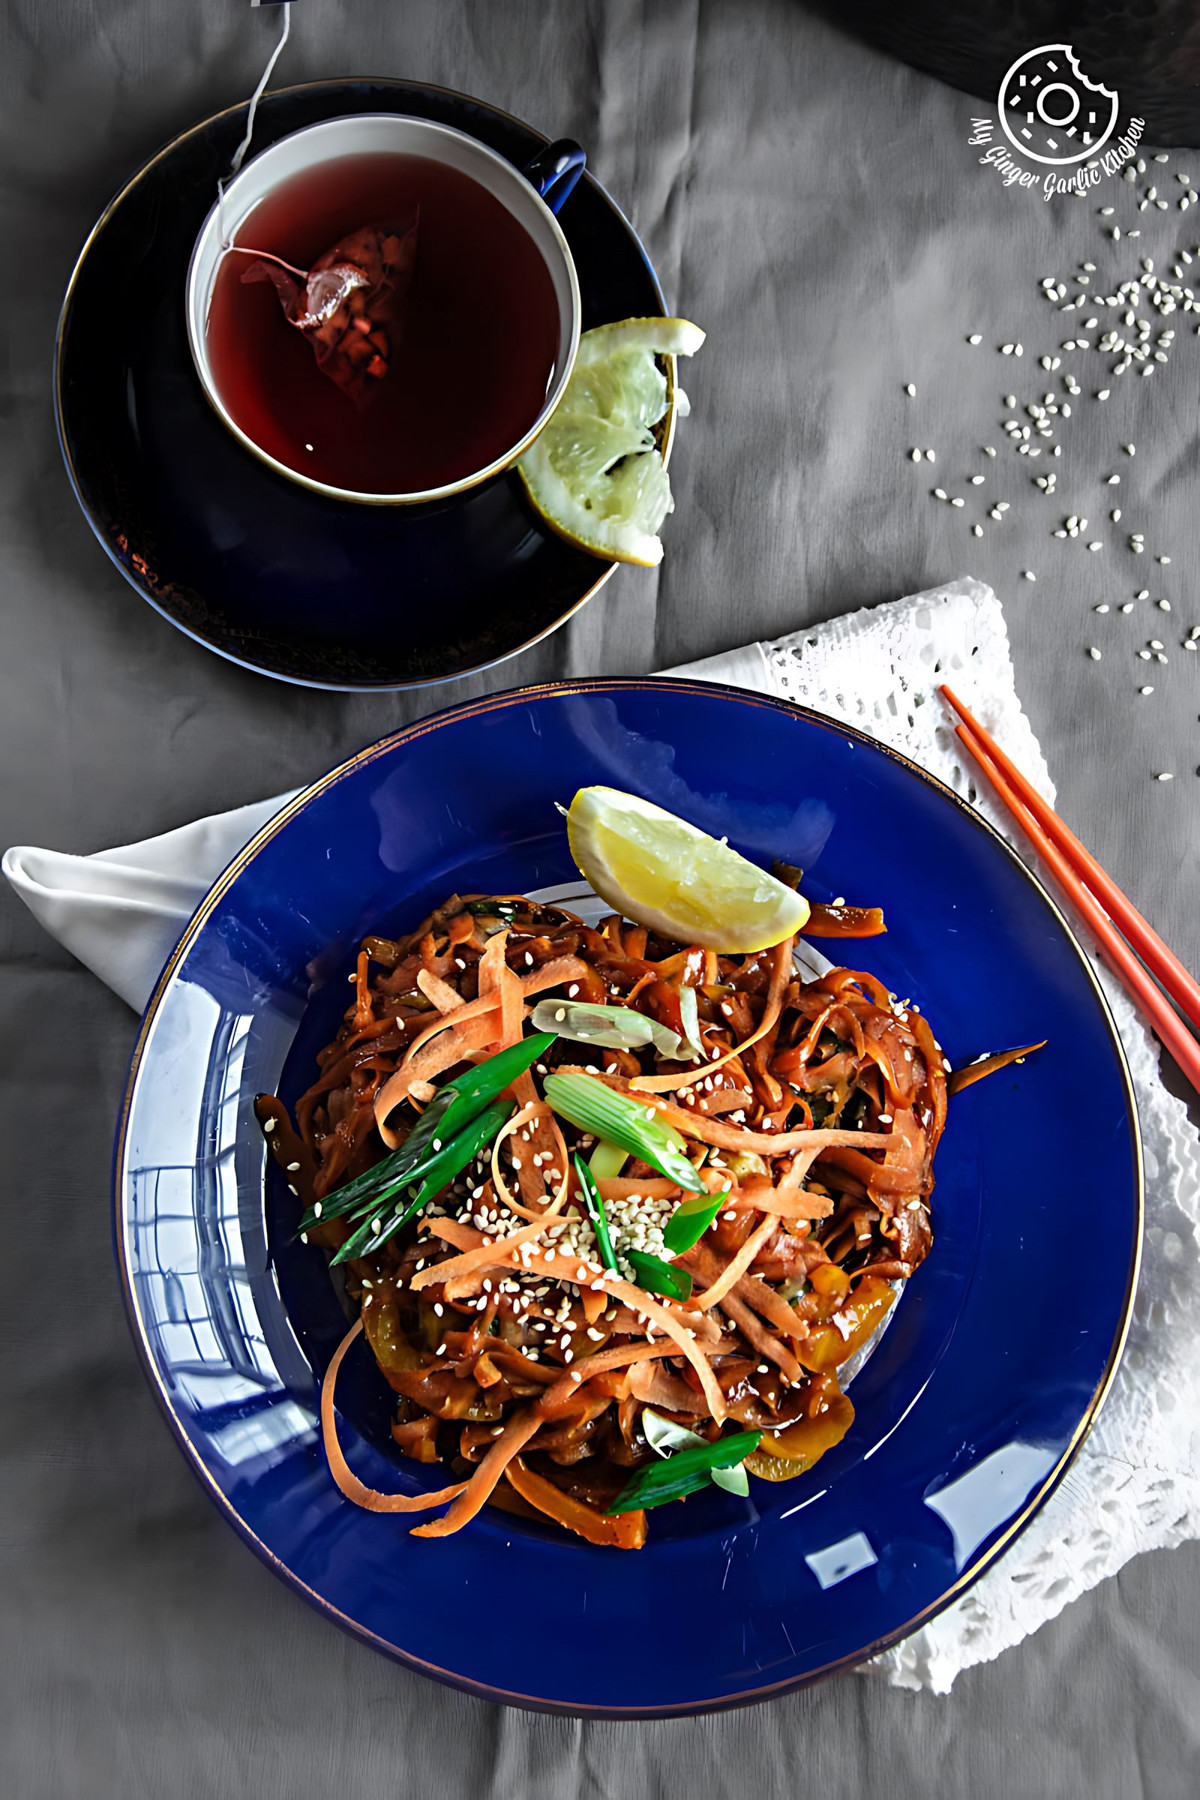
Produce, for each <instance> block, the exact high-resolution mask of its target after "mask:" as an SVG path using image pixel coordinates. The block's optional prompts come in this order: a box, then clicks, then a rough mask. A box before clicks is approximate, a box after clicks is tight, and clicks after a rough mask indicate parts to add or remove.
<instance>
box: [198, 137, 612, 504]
mask: <svg viewBox="0 0 1200 1800" xmlns="http://www.w3.org/2000/svg"><path fill="white" fill-rule="evenodd" d="M389 158H397V159H408V160H407V161H406V162H401V161H396V162H395V163H394V164H393V163H391V162H389V161H388V159H389ZM416 158H419V159H421V161H420V164H419V165H418V164H417V163H416V162H414V161H413V159H416ZM584 161H585V159H584V153H583V151H582V150H581V149H580V148H579V146H578V145H577V144H573V143H571V142H569V141H568V140H561V141H559V142H558V143H555V144H551V145H550V146H548V148H547V149H546V150H544V151H542V152H541V153H540V154H539V155H538V156H536V157H535V158H534V159H533V161H532V162H531V163H529V164H528V165H527V166H526V167H525V168H524V169H518V168H517V167H515V166H514V164H512V163H510V162H508V161H506V160H505V158H504V157H502V156H500V155H498V154H497V152H496V151H494V150H492V149H490V148H489V147H488V146H487V145H486V144H483V143H481V142H479V141H478V140H477V139H476V138H473V137H470V136H468V135H467V134H466V133H465V132H462V131H458V130H455V129H453V128H452V127H450V126H447V125H439V124H435V123H433V122H432V121H430V120H426V119H420V118H412V117H408V116H404V115H399V114H390V113H370V114H361V115H355V116H351V117H346V118H337V119H329V120H326V121H324V122H323V123H321V124H319V125H312V126H309V127H307V128H306V129H304V130H302V131H298V132H295V133H293V134H292V135H291V136H289V137H286V138H282V139H280V141H279V142H278V143H275V144H272V145H271V146H270V147H269V148H267V149H265V150H263V151H262V152H261V153H260V154H259V155H258V156H256V157H254V158H253V160H252V161H250V162H249V163H247V165H246V166H245V168H244V169H243V170H242V171H241V172H240V173H239V174H238V175H237V176H236V177H235V178H234V179H233V180H232V181H231V182H230V183H229V184H228V186H227V187H226V188H225V190H224V193H223V195H222V197H221V199H220V200H219V201H218V203H217V204H216V205H214V207H213V209H212V211H211V212H210V213H209V215H208V218H207V219H206V220H205V222H204V225H203V227H202V228H201V231H200V234H199V237H198V238H197V240H196V245H195V249H194V251H193V253H192V259H191V265H190V267H189V270H188V278H187V290H186V317H187V333H188V342H189V345H190V348H191V353H192V358H193V361H194V362H195V366H196V371H197V374H198V375H199V377H200V381H201V384H202V385H203V388H204V391H205V394H206V395H207V397H208V399H209V401H210V402H211V404H212V406H213V408H214V409H215V411H216V413H217V414H218V416H219V417H220V418H221V420H222V421H223V422H224V424H225V425H226V426H227V427H228V429H229V430H230V431H231V432H232V433H233V434H234V436H235V437H237V438H239V439H240V440H241V442H242V443H243V444H244V445H245V446H246V448H247V449H248V450H250V451H252V452H253V454H254V455H255V456H257V457H258V458H259V459H260V460H261V461H262V462H264V463H266V464H267V465H268V466H269V467H270V468H272V469H274V470H275V471H276V472H277V473H278V474H279V475H281V476H283V477H284V478H286V479H287V480H289V481H294V482H299V483H301V484H302V485H303V486H305V487H307V488H310V489H312V490H313V491H314V492H316V493H319V494H324V495H326V496H328V497H329V498H331V499H334V500H339V501H357V502H361V503H362V504H364V505H371V506H399V505H412V504H416V503H419V502H424V501H431V500H443V499H445V498H447V497H449V496H451V495H454V494H457V493H461V492H463V491H464V490H466V489H468V488H472V487H475V486H477V485H478V484H479V483H480V482H484V481H487V480H490V479H491V478H492V477H493V476H495V475H498V474H500V473H501V472H502V471H503V470H505V469H508V468H510V467H511V466H512V464H513V463H515V462H516V461H517V459H518V458H519V457H520V456H521V455H522V454H523V453H524V452H525V451H526V450H527V449H528V447H529V445H530V444H531V443H532V442H533V440H534V439H535V438H536V437H537V435H538V433H539V432H540V431H541V429H542V427H543V426H544V425H545V423H546V421H547V420H548V419H549V417H550V415H551V413H552V412H553V411H554V409H555V407H556V406H557V404H558V402H559V400H560V399H561V397H562V394H563V390H564V388H565V387H566V384H567V381H568V380H569V378H570V375H571V370H572V367H573V365H574V361H575V354H576V351H577V349H578V345H579V334H580V328H581V308H580V298H579V283H578V279H577V277H576V272H575V265H574V262H573V260H572V257H571V252H570V249H569V247H568V244H567V241H566V238H565V237H564V236H563V233H562V230H561V228H560V226H559V224H558V221H557V219H556V218H555V213H556V211H557V210H558V208H559V207H560V206H561V205H562V204H563V202H564V201H565V200H566V198H567V196H568V194H569V193H570V192H571V190H572V188H573V187H574V185H575V183H576V181H577V180H578V179H579V176H580V174H581V173H582V171H583V167H584ZM372 183H374V186H373V187H372ZM339 184H341V185H340V187H339ZM356 184H357V188H359V189H361V191H362V192H363V194H364V195H365V194H368V193H372V192H376V191H378V192H379V193H382V192H383V191H384V187H385V186H388V185H389V184H398V188H397V191H399V188H404V189H405V191H408V190H411V191H412V193H414V194H415V195H416V199H415V201H413V202H412V204H411V207H410V211H409V216H408V218H407V219H406V220H405V221H404V224H402V225H400V226H399V227H396V226H395V222H394V221H393V222H392V223H391V224H389V227H388V230H389V232H390V233H391V235H390V236H387V237H383V236H378V242H380V243H383V244H389V245H392V246H395V244H396V243H397V241H398V240H397V237H396V230H397V229H399V230H400V232H401V233H402V234H403V233H404V231H405V226H408V227H409V230H410V234H411V243H412V245H414V246H415V264H414V263H412V259H411V257H410V258H409V259H408V260H409V264H410V266H411V269H412V272H411V276H406V277H405V279H406V280H411V288H410V289H409V290H408V296H407V300H406V302H405V303H404V305H403V307H401V306H400V303H399V302H398V301H397V302H396V304H397V315H396V317H397V319H398V321H399V323H398V324H393V325H391V326H385V327H383V328H382V337H379V331H380V328H379V327H378V326H374V327H373V326H372V321H371V319H370V317H363V316H362V315H361V313H360V316H359V317H358V319H357V320H351V319H350V313H349V310H348V309H346V310H343V311H342V312H341V313H339V314H338V315H337V319H336V320H335V327H331V328H330V329H331V330H334V329H335V328H336V329H339V330H340V325H341V323H344V322H345V321H346V320H350V322H351V323H356V324H357V326H358V329H359V330H360V331H362V332H363V333H367V332H368V331H373V333H374V335H373V336H372V337H371V339H370V344H371V345H373V344H374V343H375V341H376V338H379V341H380V343H381V345H382V349H383V353H382V354H381V355H379V356H377V357H375V358H374V360H373V361H372V359H371V358H366V359H363V360H362V362H361V366H364V367H368V376H364V377H362V378H361V379H358V380H357V383H356V385H352V384H351V383H350V382H349V381H343V382H342V387H343V391H342V392H339V391H338V387H337V385H335V382H334V380H332V379H330V378H329V370H330V368H333V369H334V372H335V373H336V374H339V375H342V374H344V372H345V369H346V368H347V367H348V366H349V365H348V364H347V363H346V362H345V355H346V354H348V352H349V351H357V350H359V349H362V348H363V347H364V346H362V345H359V344H358V343H357V341H356V340H355V339H354V338H353V337H352V336H351V334H350V333H349V331H348V330H347V331H345V332H343V333H342V336H341V340H340V342H341V344H342V345H344V346H346V347H348V348H347V349H346V350H343V349H342V348H335V350H334V352H333V353H332V354H333V356H334V357H335V358H338V359H340V360H338V361H336V362H330V361H328V360H325V358H327V357H328V355H329V354H330V353H329V352H328V351H327V350H326V347H325V345H324V343H323V342H322V341H321V333H319V332H315V331H309V330H308V329H301V330H297V329H296V324H297V318H298V317H299V318H300V320H301V323H302V326H304V327H307V326H308V325H310V324H311V322H312V320H313V319H314V318H315V317H316V314H315V312H314V311H313V310H312V308H311V307H310V305H309V302H308V300H307V299H306V296H307V295H308V294H310V293H311V292H312V291H313V290H312V288H311V284H310V285H309V287H308V288H305V287H304V286H303V285H302V284H303V281H304V279H305V278H306V276H307V270H306V269H305V268H304V267H303V266H296V267H292V265H290V264H289V263H286V262H284V261H282V259H281V257H280V255H279V254H278V252H277V251H276V250H275V249H274V248H273V245H272V244H270V243H262V242H256V227H257V231H258V235H259V236H262V235H265V236H270V235H271V231H272V230H275V231H276V233H277V234H278V232H280V231H282V232H283V234H284V237H285V238H286V237H287V230H286V229H285V227H284V224H283V221H284V220H285V219H289V218H290V219H291V220H292V225H291V227H290V229H291V233H292V237H293V238H294V239H295V240H296V241H304V242H305V249H304V250H303V251H296V252H294V254H295V255H297V256H298V257H303V256H305V255H307V257H308V260H309V261H311V262H315V261H316V260H317V258H318V257H322V258H323V257H324V255H326V254H328V251H327V245H328V247H329V249H332V248H334V247H337V245H338V242H339V236H343V237H344V236H346V234H349V233H352V229H353V228H354V227H357V226H365V225H366V224H367V221H366V220H365V219H363V220H359V219H351V218H346V219H344V220H342V222H340V223H339V224H338V226H337V229H336V230H333V231H331V235H330V237H329V238H328V239H327V240H326V242H322V241H321V226H320V220H321V218H322V217H324V216H325V215H326V214H327V215H328V217H329V218H330V219H333V218H334V217H335V216H336V214H337V207H338V205H339V204H340V205H341V206H342V209H343V212H344V211H345V208H346V205H347V204H349V203H348V202H347V201H346V200H345V198H344V190H345V189H347V188H350V189H355V187H356ZM389 191H390V187H389ZM366 204H367V202H366V200H365V199H364V200H363V205H364V206H365V205H366ZM323 209H324V211H323ZM272 220H274V226H271V225H270V222H271V221H272ZM305 231H307V233H308V237H307V239H305ZM314 234H315V235H314ZM401 241H403V242H404V243H405V245H406V246H407V244H408V242H409V238H408V237H403V238H402V240H401ZM353 242H354V240H353V237H352V236H351V237H348V238H347V243H348V244H349V245H351V246H352V245H353ZM489 259H490V260H489ZM351 260H352V259H351V258H350V255H349V250H339V255H338V258H337V259H336V268H342V267H344V266H346V264H347V263H348V262H349V261H351ZM362 260H363V262H364V265H365V264H366V261H367V259H366V257H365V256H364V257H363V259H362ZM399 260H400V259H399V258H397V266H398V265H399ZM381 266H388V265H381ZM279 271H283V272H282V273H280V272H279ZM356 273H357V272H356V271H354V270H353V269H352V270H351V281H353V280H354V279H355V278H356ZM390 280H391V277H390V276H389V281H390ZM392 286H393V287H394V288H395V289H396V290H397V291H398V289H399V283H398V282H393V283H392ZM364 287H365V292H367V293H368V294H369V293H370V292H371V290H370V288H369V287H366V286H365V277H364ZM375 291H376V292H380V291H383V284H380V286H379V287H378V288H377V289H376V290H375ZM297 296H299V298H298V299H297ZM393 298H394V296H393ZM389 332H390V337H389ZM326 335H328V334H326ZM306 337H307V338H308V339H309V341H308V342H306V341H304V340H305V338H306ZM367 347H368V348H369V347H370V345H368V346H367ZM314 351H315V355H314ZM323 353H324V357H323ZM389 353H390V355H391V357H392V360H391V361H389ZM373 375H378V377H379V380H378V382H377V385H376V386H374V387H373V386H372V381H371V379H370V378H369V376H373ZM364 391H367V392H368V402H367V403H366V404H363V392H364ZM381 483H382V486H379V484H381ZM385 489H386V491H384V490H385Z"/></svg>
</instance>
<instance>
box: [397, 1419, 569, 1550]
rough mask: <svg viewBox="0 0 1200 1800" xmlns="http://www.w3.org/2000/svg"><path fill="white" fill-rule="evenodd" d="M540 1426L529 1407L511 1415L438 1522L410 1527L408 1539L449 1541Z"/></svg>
mask: <svg viewBox="0 0 1200 1800" xmlns="http://www.w3.org/2000/svg"><path fill="white" fill-rule="evenodd" d="M541 1425H542V1421H541V1419H540V1418H539V1417H538V1415H537V1413H536V1412H535V1411H534V1409H533V1407H529V1408H528V1409H527V1410H526V1411H525V1412H519V1413H514V1414H513V1416H512V1418H511V1419H510V1420H509V1421H508V1424H507V1425H506V1426H505V1427H504V1430H503V1431H502V1432H501V1433H500V1436H499V1437H498V1438H497V1439H496V1441H495V1443H494V1444H493V1445H492V1447H491V1449H490V1450H489V1451H488V1453H487V1455H486V1456H485V1457H484V1459H483V1461H482V1462H481V1463H480V1465H479V1467H478V1468H477V1469H476V1471H475V1473H474V1475H472V1477H471V1479H470V1481H469V1482H468V1483H467V1485H466V1488H465V1491H463V1492H461V1493H460V1494H459V1496H458V1498H457V1500H456V1501H455V1502H454V1504H453V1506H452V1507H451V1508H450V1511H449V1512H448V1513H444V1514H443V1515H442V1517H441V1518H440V1519H431V1520H430V1521H429V1523H428V1524H427V1525H414V1526H413V1529H412V1536H413V1537H450V1536H452V1535H453V1533H454V1532H456V1531H461V1530H462V1528H463V1526H464V1525H469V1524H470V1522H471V1520H472V1519H473V1518H474V1517H475V1514H476V1513H477V1512H478V1511H479V1509H480V1507H481V1506H482V1505H483V1503H484V1501H485V1500H486V1499H487V1497H488V1495H489V1494H490V1493H491V1491H492V1489H493V1488H494V1487H495V1485H496V1483H497V1482H498V1481H499V1479H500V1477H501V1476H502V1475H503V1473H504V1471H505V1469H506V1468H507V1466H508V1464H509V1463H510V1462H511V1461H512V1459H513V1457H514V1456H516V1455H517V1454H518V1452H519V1451H521V1450H523V1449H524V1447H525V1445H526V1444H527V1443H528V1442H529V1440H530V1438H531V1437H532V1436H533V1435H534V1433H535V1432H536V1431H540V1430H541Z"/></svg>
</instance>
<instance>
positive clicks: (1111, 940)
mask: <svg viewBox="0 0 1200 1800" xmlns="http://www.w3.org/2000/svg"><path fill="white" fill-rule="evenodd" d="M978 729H979V731H980V732H982V727H979V728H978ZM958 736H959V738H960V739H961V740H962V742H963V744H964V745H965V747H966V748H967V750H969V751H970V753H971V755H972V756H973V757H974V759H975V761H976V762H977V763H978V764H979V767H980V768H981V769H982V770H983V772H984V774H985V775H986V776H987V778H988V780H989V781H990V782H991V784H992V786H993V787H994V788H995V789H996V792H997V793H998V794H999V796H1000V798H1001V799H1002V800H1003V801H1004V804H1005V806H1006V807H1007V808H1008V810H1009V812H1011V814H1012V815H1013V818H1014V819H1015V820H1016V822H1017V824H1018V825H1019V826H1020V827H1021V829H1022V831H1024V833H1025V835H1026V836H1027V837H1028V838H1029V840H1030V842H1031V843H1032V844H1033V846H1034V848H1035V849H1036V850H1037V851H1038V854H1039V855H1040V856H1042V857H1044V859H1045V861H1046V863H1047V865H1048V866H1049V868H1050V869H1051V871H1052V872H1053V874H1054V877H1055V880H1056V881H1057V882H1058V883H1059V885H1060V886H1061V887H1062V889H1063V890H1064V892H1065V893H1066V894H1068V895H1069V896H1070V898H1071V900H1072V901H1073V903H1074V905H1075V907H1076V909H1077V910H1078V912H1079V913H1080V914H1081V915H1082V917H1083V920H1084V922H1085V923H1086V925H1087V926H1088V929H1089V930H1090V931H1091V932H1092V934H1093V936H1094V937H1095V939H1096V944H1097V948H1098V950H1099V952H1100V955H1101V956H1102V957H1103V959H1104V961H1105V962H1106V963H1107V964H1108V965H1109V967H1110V968H1111V969H1112V971H1113V973H1114V974H1115V975H1116V976H1117V978H1118V980H1119V981H1120V982H1121V984H1122V986H1123V987H1124V988H1125V990H1126V992H1127V993H1128V994H1129V995H1130V996H1131V998H1132V999H1133V1000H1134V1001H1135V1002H1136V1003H1137V1005H1138V1006H1139V1007H1140V1008H1141V1010H1142V1013H1143V1014H1144V1016H1145V1018H1146V1020H1147V1021H1148V1023H1149V1025H1150V1026H1151V1029H1152V1030H1153V1031H1154V1034H1155V1036H1156V1037H1157V1038H1158V1039H1159V1040H1160V1042H1161V1043H1162V1044H1163V1045H1164V1046H1165V1047H1166V1049H1167V1050H1169V1051H1170V1053H1171V1055H1172V1056H1173V1057H1174V1058H1175V1061H1176V1062H1177V1063H1178V1064H1179V1067H1180V1068H1181V1069H1182V1071H1183V1073H1184V1074H1185V1075H1186V1076H1187V1078H1188V1080H1189V1081H1190V1082H1191V1084H1192V1086H1193V1087H1194V1088H1195V1089H1196V1092H1197V1093H1200V1044H1198V1043H1197V1042H1196V1040H1195V1038H1194V1037H1193V1036H1192V1034H1191V1032H1190V1031H1189V1030H1188V1029H1187V1026H1186V1025H1184V1024H1183V1022H1182V1020H1181V1019H1180V1018H1179V1017H1178V1015H1177V1014H1176V1012H1175V1011H1174V1009H1173V1008H1172V1007H1171V1005H1170V1004H1169V1002H1168V1001H1166V1000H1165V999H1164V998H1163V996H1162V994H1161V993H1160V992H1159V990H1158V988H1157V987H1156V986H1155V984H1154V982H1153V981H1152V980H1151V978H1150V976H1149V975H1147V973H1146V971H1145V969H1144V968H1143V967H1142V965H1141V963H1139V961H1138V960H1137V957H1136V956H1135V955H1134V954H1133V952H1132V950H1131V949H1130V948H1129V946H1128V944H1126V942H1125V940H1124V938H1123V937H1122V936H1121V934H1120V932H1119V931H1118V930H1117V929H1116V927H1115V926H1114V925H1113V923H1112V921H1111V920H1110V919H1109V917H1108V915H1107V914H1106V913H1105V912H1104V911H1103V909H1102V908H1101V906H1100V905H1099V903H1098V902H1097V901H1096V900H1095V899H1094V898H1093V896H1092V895H1091V894H1090V893H1089V892H1088V890H1087V888H1086V887H1084V885H1083V883H1082V881H1081V880H1080V878H1079V876H1078V875H1077V874H1076V872H1075V870H1074V869H1073V868H1072V867H1071V865H1070V863H1069V862H1068V861H1067V860H1066V858H1065V856H1064V855H1063V854H1062V852H1061V851H1060V850H1059V849H1058V847H1057V845H1056V844H1055V843H1054V842H1053V840H1052V839H1051V838H1050V837H1049V836H1048V835H1047V834H1046V833H1044V832H1043V831H1042V829H1041V827H1040V825H1039V824H1038V822H1037V820H1036V819H1035V818H1034V817H1033V815H1032V813H1031V812H1030V811H1029V810H1028V809H1027V808H1026V806H1025V804H1024V802H1023V800H1022V798H1021V796H1020V795H1019V794H1018V793H1017V791H1016V788H1015V787H1014V786H1013V785H1012V784H1011V783H1010V782H1009V780H1008V778H1007V776H1006V775H1005V774H1004V771H1003V770H1002V768H1001V767H1000V765H999V763H998V762H997V761H995V760H994V759H993V755H992V749H991V743H990V740H989V739H988V738H987V735H986V733H984V734H983V735H982V736H978V735H976V731H974V730H972V729H971V727H970V726H966V725H960V726H959V727H958Z"/></svg>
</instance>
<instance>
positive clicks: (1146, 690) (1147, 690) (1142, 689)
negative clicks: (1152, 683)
mask: <svg viewBox="0 0 1200 1800" xmlns="http://www.w3.org/2000/svg"><path fill="white" fill-rule="evenodd" d="M1153 692H1154V689H1153V688H1152V687H1140V688H1139V689H1138V693H1139V694H1152V693H1153Z"/></svg>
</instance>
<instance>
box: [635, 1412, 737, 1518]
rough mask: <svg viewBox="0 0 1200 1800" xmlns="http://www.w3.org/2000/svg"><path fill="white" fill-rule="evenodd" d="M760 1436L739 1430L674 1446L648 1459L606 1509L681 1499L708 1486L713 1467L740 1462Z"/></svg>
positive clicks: (660, 1503)
mask: <svg viewBox="0 0 1200 1800" xmlns="http://www.w3.org/2000/svg"><path fill="white" fill-rule="evenodd" d="M761 1439H762V1432H761V1431H738V1432H735V1433H734V1435H733V1436H732V1437H723V1438H718V1439H717V1441H716V1443H715V1444H705V1445H703V1446H702V1447H701V1448H700V1449H695V1450H677V1451H676V1452H675V1454H674V1455H673V1456H668V1457H665V1458H664V1459H663V1460H662V1461H661V1462H656V1463H651V1464H650V1465H649V1467H647V1468H644V1469H639V1470H638V1471H637V1473H636V1474H635V1475H633V1476H631V1477H630V1479H629V1480H628V1481H627V1482H626V1483H625V1486H624V1487H623V1488H622V1489H621V1491H620V1493H619V1494H618V1495H617V1497H616V1499H615V1500H614V1501H613V1503H612V1505H611V1506H610V1507H609V1508H608V1511H609V1512H610V1513H627V1512H636V1511H637V1510H638V1509H639V1508H640V1507H650V1506H665V1505H666V1503H667V1501H668V1500H682V1499H683V1497H684V1496H685V1494H694V1493H695V1492H696V1490H697V1488H702V1487H707V1486H708V1483H709V1480H710V1479H711V1477H712V1474H713V1471H714V1470H716V1469H732V1468H734V1467H736V1466H737V1465H738V1464H739V1463H741V1462H743V1461H744V1460H745V1459H746V1457H747V1456H749V1455H750V1453H751V1451H753V1450H757V1449H758V1446H759V1443H760V1441H761Z"/></svg>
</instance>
